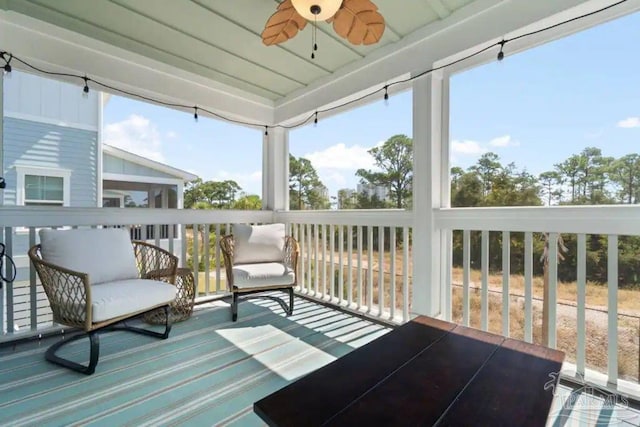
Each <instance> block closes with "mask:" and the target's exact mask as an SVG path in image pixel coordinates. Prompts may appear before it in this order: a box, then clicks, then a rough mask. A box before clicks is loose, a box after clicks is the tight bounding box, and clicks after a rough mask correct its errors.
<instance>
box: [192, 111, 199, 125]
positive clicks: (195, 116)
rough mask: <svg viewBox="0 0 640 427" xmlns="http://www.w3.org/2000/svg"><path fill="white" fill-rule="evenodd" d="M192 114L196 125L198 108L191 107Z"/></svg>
mask: <svg viewBox="0 0 640 427" xmlns="http://www.w3.org/2000/svg"><path fill="white" fill-rule="evenodd" d="M193 109H194V112H193V120H195V121H196V123H197V122H198V107H193Z"/></svg>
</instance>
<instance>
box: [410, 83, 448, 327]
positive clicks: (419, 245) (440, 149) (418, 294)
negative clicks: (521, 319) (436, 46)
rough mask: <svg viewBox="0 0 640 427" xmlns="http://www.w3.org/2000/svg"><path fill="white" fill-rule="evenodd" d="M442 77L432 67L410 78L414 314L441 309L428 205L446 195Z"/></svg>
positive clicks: (438, 252)
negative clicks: (428, 72)
mask: <svg viewBox="0 0 640 427" xmlns="http://www.w3.org/2000/svg"><path fill="white" fill-rule="evenodd" d="M448 100H449V91H448V76H445V75H444V73H443V72H442V71H438V72H434V73H431V74H429V75H426V76H424V77H422V78H418V79H416V80H414V82H413V150H414V151H413V152H414V165H413V214H414V229H413V233H414V235H413V242H414V243H413V259H414V263H413V265H414V270H413V273H414V280H413V289H412V295H413V304H412V312H413V313H414V314H426V315H430V316H439V315H441V314H443V307H442V299H441V297H442V295H443V293H442V287H443V286H445V284H444V281H445V277H443V272H442V257H443V256H447V254H445V253H444V251H445V250H446V249H443V248H446V247H447V245H446V242H445V241H444V239H443V236H442V235H443V232H442V230H440V229H438V228H437V227H436V224H435V218H434V208H440V207H446V206H448V203H449V194H448V191H447V190H446V189H447V188H448V185H449V184H448V183H449V168H448V162H449V150H448V114H449V111H448V103H449V102H448Z"/></svg>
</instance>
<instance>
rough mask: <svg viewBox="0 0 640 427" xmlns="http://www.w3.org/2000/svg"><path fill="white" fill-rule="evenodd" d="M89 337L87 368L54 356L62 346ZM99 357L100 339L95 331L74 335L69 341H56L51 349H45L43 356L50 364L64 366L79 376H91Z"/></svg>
mask: <svg viewBox="0 0 640 427" xmlns="http://www.w3.org/2000/svg"><path fill="white" fill-rule="evenodd" d="M87 335H88V336H89V342H90V347H91V350H90V355H89V364H88V365H87V366H84V365H81V364H79V363H76V362H73V361H71V360H68V359H64V358H62V357H60V356H58V355H56V351H58V350H59V349H60V348H61V347H62V346H65V345H67V344H69V343H71V342H73V341H77V340H79V339H81V338H84V337H85V336H87ZM99 355H100V337H99V336H98V333H97V331H91V332H89V333H88V334H79V335H75V336H73V337H71V338H69V339H64V340H61V341H58V342H57V343H55V344H53V345H52V346H51V347H49V348H48V349H47V351H46V352H45V354H44V357H45V359H47V360H48V361H49V362H51V363H55V364H56V365H60V366H64V367H65V368H69V369H71V370H72V371H75V372H80V373H81V374H85V375H91V374H93V373H94V372H95V370H96V365H97V364H98V357H99Z"/></svg>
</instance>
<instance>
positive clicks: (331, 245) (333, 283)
mask: <svg viewBox="0 0 640 427" xmlns="http://www.w3.org/2000/svg"><path fill="white" fill-rule="evenodd" d="M329 250H330V253H329V256H330V258H331V264H330V268H329V286H330V288H329V298H330V301H332V302H333V297H334V296H335V286H336V264H335V227H334V226H333V224H331V225H329Z"/></svg>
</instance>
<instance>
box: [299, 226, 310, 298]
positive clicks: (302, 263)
mask: <svg viewBox="0 0 640 427" xmlns="http://www.w3.org/2000/svg"><path fill="white" fill-rule="evenodd" d="M298 227H299V233H300V240H299V242H300V283H299V284H300V289H301V290H302V291H303V292H305V293H307V294H308V293H309V289H308V288H307V280H306V277H305V275H306V271H307V269H306V266H307V263H306V262H305V258H306V256H307V247H306V240H305V233H304V224H298Z"/></svg>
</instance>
